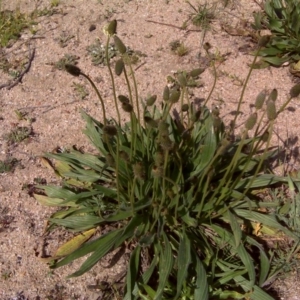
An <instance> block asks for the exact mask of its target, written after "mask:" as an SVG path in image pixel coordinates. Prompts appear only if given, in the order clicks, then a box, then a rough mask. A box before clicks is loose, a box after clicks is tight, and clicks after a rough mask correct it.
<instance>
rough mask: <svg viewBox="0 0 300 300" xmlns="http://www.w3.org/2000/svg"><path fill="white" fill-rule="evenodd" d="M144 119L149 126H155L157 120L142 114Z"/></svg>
mask: <svg viewBox="0 0 300 300" xmlns="http://www.w3.org/2000/svg"><path fill="white" fill-rule="evenodd" d="M144 121H145V123H146V124H147V125H149V126H150V127H151V128H157V122H156V121H155V120H154V119H152V118H151V117H148V116H144Z"/></svg>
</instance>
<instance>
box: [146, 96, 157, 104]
mask: <svg viewBox="0 0 300 300" xmlns="http://www.w3.org/2000/svg"><path fill="white" fill-rule="evenodd" d="M156 99H157V96H156V95H153V96H151V97H149V98H147V99H146V104H147V106H152V105H153V104H154V103H155V101H156Z"/></svg>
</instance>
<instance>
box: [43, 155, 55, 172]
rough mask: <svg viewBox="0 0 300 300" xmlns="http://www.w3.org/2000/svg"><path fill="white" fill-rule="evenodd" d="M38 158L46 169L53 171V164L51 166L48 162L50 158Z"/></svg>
mask: <svg viewBox="0 0 300 300" xmlns="http://www.w3.org/2000/svg"><path fill="white" fill-rule="evenodd" d="M40 160H41V164H42V165H43V166H44V167H46V168H47V169H49V170H51V171H55V170H54V168H53V166H52V163H51V162H50V160H49V159H48V158H45V157H40Z"/></svg>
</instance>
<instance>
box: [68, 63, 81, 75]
mask: <svg viewBox="0 0 300 300" xmlns="http://www.w3.org/2000/svg"><path fill="white" fill-rule="evenodd" d="M65 69H66V71H67V72H68V73H70V74H71V75H73V76H77V77H78V76H79V75H80V74H81V70H80V69H79V68H78V67H77V66H74V65H70V64H65Z"/></svg>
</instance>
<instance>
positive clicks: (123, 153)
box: [119, 151, 129, 162]
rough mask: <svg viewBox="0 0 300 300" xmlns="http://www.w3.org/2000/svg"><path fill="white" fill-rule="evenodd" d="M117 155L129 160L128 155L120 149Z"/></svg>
mask: <svg viewBox="0 0 300 300" xmlns="http://www.w3.org/2000/svg"><path fill="white" fill-rule="evenodd" d="M119 156H120V158H121V159H123V160H124V161H126V162H129V155H128V154H127V153H126V152H125V151H120V153H119Z"/></svg>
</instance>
